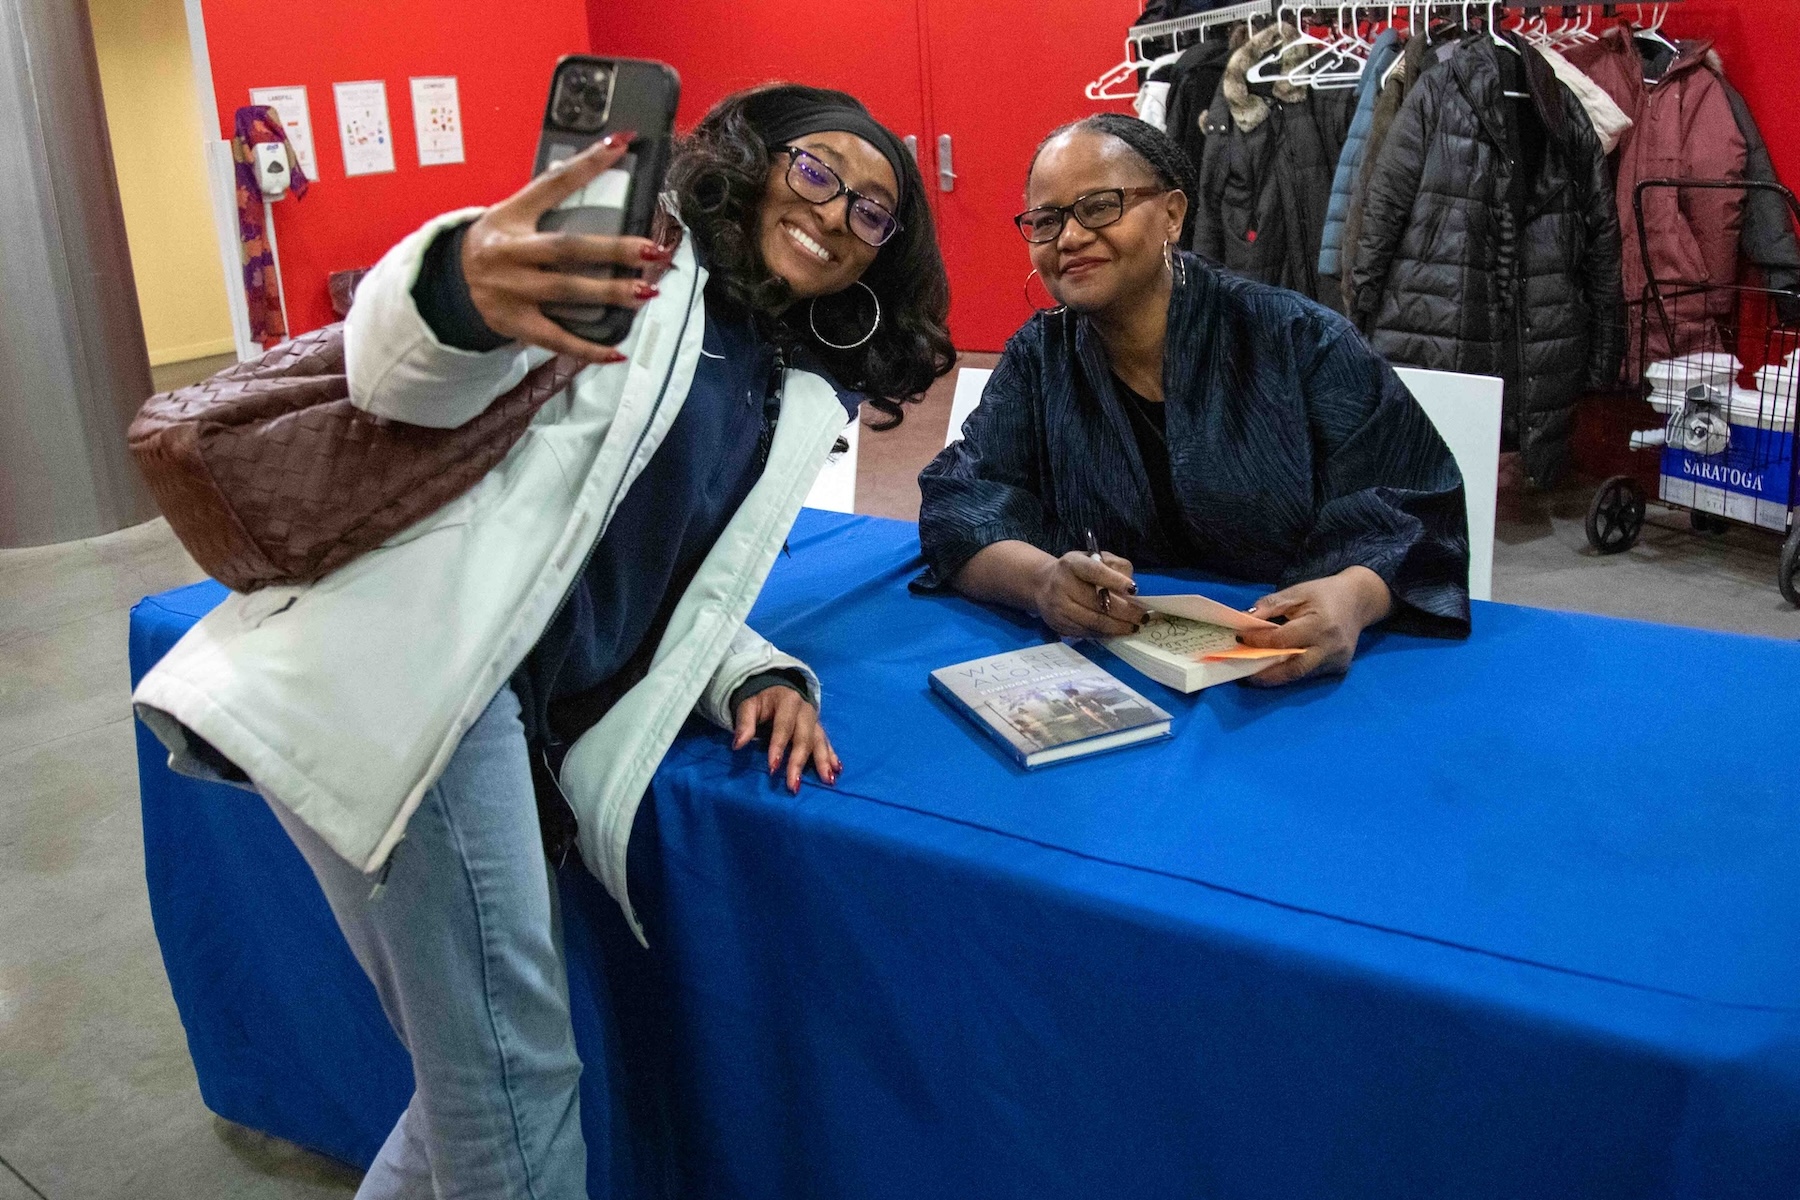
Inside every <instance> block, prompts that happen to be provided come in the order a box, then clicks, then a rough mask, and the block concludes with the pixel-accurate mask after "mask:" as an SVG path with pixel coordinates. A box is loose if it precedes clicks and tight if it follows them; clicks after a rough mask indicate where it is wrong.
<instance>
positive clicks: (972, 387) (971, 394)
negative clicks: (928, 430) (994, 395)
mask: <svg viewBox="0 0 1800 1200" xmlns="http://www.w3.org/2000/svg"><path fill="white" fill-rule="evenodd" d="M992 374H993V372H992V371H991V370H988V369H987V368H986V367H959V368H957V372H956V393H955V395H953V396H952V397H951V398H950V425H949V427H948V428H947V429H945V430H944V445H946V446H948V445H950V444H951V443H952V442H960V441H962V427H963V422H964V421H966V420H968V419H969V414H970V413H972V412H974V411H975V406H976V405H977V404H980V403H981V392H982V389H983V388H985V387H987V381H988V376H989V375H992Z"/></svg>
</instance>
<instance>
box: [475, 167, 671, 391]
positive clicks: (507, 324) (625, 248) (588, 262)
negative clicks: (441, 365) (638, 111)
mask: <svg viewBox="0 0 1800 1200" xmlns="http://www.w3.org/2000/svg"><path fill="white" fill-rule="evenodd" d="M629 143H630V135H629V134H617V135H615V136H613V137H609V138H606V139H604V140H602V141H599V142H595V143H594V144H593V145H592V146H590V147H589V148H588V149H586V150H584V151H582V152H581V153H580V154H577V155H575V156H574V157H573V158H568V159H565V160H563V161H562V162H561V163H558V164H557V165H556V166H554V167H551V168H550V169H549V170H548V171H545V172H544V173H543V174H542V175H539V176H538V177H537V178H536V179H534V180H532V181H531V182H530V183H528V184H526V185H525V186H524V188H522V189H521V190H519V191H518V192H516V193H514V194H513V195H512V196H510V197H508V198H507V199H505V200H502V201H501V202H500V203H499V204H496V205H494V206H493V207H492V208H490V209H488V210H487V212H485V213H483V214H482V215H481V217H480V219H479V220H477V221H476V222H475V223H474V224H473V225H471V226H469V231H468V232H467V233H466V234H464V235H463V243H462V269H463V278H464V279H465V280H466V281H467V282H468V285H469V299H470V300H472V301H473V302H474V304H475V310H476V311H477V312H479V313H480V314H481V319H482V320H484V321H486V322H487V324H488V328H489V329H492V330H493V331H494V332H495V333H497V334H499V335H501V336H502V337H508V338H512V339H514V340H516V341H520V342H527V343H529V344H531V345H533V346H542V347H543V348H544V349H546V350H554V351H556V352H557V353H558V354H567V355H570V356H572V357H574V358H578V359H580V360H581V361H583V362H589V363H614V362H622V361H624V356H623V355H621V354H620V353H619V352H618V351H616V350H613V349H612V348H610V347H608V346H601V345H597V344H595V343H593V342H590V341H587V340H586V339H584V338H579V337H576V336H575V335H574V334H572V333H570V332H569V331H568V330H566V329H564V328H563V327H562V326H560V325H558V324H556V323H555V322H554V321H552V320H551V319H550V318H549V317H546V316H545V315H544V313H543V307H542V306H543V305H546V304H611V305H614V306H616V307H619V308H631V309H636V308H641V307H643V305H644V304H646V303H647V302H648V301H649V300H650V299H651V298H652V297H654V296H655V295H656V288H655V286H654V282H653V281H654V279H655V278H656V277H657V275H658V273H659V270H660V269H661V268H664V267H666V266H667V265H668V262H669V258H670V255H669V254H668V252H667V251H664V250H661V249H658V248H657V246H656V244H655V243H654V242H652V241H650V240H649V239H648V238H639V237H601V236H599V235H597V234H580V233H554V232H552V233H540V232H538V219H539V218H540V217H542V216H543V215H544V214H545V213H547V212H549V211H550V210H551V209H553V208H555V207H556V206H557V205H558V204H561V203H562V202H563V201H564V200H567V199H568V198H569V197H570V196H573V195H574V194H575V193H576V192H578V191H580V190H581V189H582V188H584V187H586V186H587V185H588V184H589V183H591V182H593V181H594V180H595V179H597V178H599V177H600V175H601V174H602V173H603V172H605V171H606V170H607V169H608V168H610V167H612V166H614V165H615V164H617V163H618V161H619V160H620V159H622V158H624V157H625V151H626V149H627V147H628V145H629ZM608 266H616V267H628V268H630V269H632V270H634V271H645V270H647V271H648V274H647V276H646V277H645V278H625V279H596V278H593V277H592V276H588V275H582V274H577V272H579V271H581V270H582V269H583V268H593V267H608Z"/></svg>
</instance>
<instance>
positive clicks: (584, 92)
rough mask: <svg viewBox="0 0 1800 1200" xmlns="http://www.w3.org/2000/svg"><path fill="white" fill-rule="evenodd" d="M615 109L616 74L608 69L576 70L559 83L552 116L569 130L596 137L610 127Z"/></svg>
mask: <svg viewBox="0 0 1800 1200" xmlns="http://www.w3.org/2000/svg"><path fill="white" fill-rule="evenodd" d="M611 107H612V71H611V70H610V69H609V68H607V67H602V66H582V67H575V68H573V69H571V70H568V71H564V72H563V74H562V77H561V78H560V79H559V80H558V81H557V88H556V102H555V104H554V105H553V106H552V114H553V116H554V117H555V120H556V123H557V124H559V125H561V126H563V127H564V128H565V129H573V130H575V131H576V132H578V133H593V132H595V131H597V130H598V129H600V128H601V127H602V126H604V125H605V124H606V117H607V111H608V109H610V108H611Z"/></svg>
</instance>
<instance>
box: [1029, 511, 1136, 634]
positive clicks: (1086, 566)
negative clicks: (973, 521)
mask: <svg viewBox="0 0 1800 1200" xmlns="http://www.w3.org/2000/svg"><path fill="white" fill-rule="evenodd" d="M1087 544H1088V549H1087V550H1086V551H1085V552H1084V551H1080V550H1071V551H1070V552H1069V553H1067V554H1065V555H1063V556H1062V557H1061V558H1051V557H1049V556H1048V555H1046V556H1045V557H1044V559H1043V561H1042V563H1041V564H1040V565H1039V567H1038V570H1037V577H1036V581H1035V582H1036V586H1035V588H1034V589H1033V601H1034V603H1033V605H1032V607H1034V608H1035V609H1036V610H1037V613H1038V615H1039V616H1041V617H1042V618H1043V619H1044V623H1045V624H1046V625H1048V626H1050V628H1051V629H1053V630H1055V631H1056V632H1057V633H1059V634H1061V635H1062V636H1064V637H1123V636H1124V635H1125V634H1128V633H1136V632H1137V630H1138V628H1139V627H1140V626H1142V625H1143V623H1144V619H1145V618H1146V617H1148V616H1149V615H1150V614H1149V613H1148V612H1147V611H1145V609H1143V608H1142V607H1141V606H1139V604H1138V603H1137V601H1135V600H1133V599H1132V598H1131V597H1132V596H1134V595H1136V594H1137V584H1136V583H1134V582H1133V581H1132V566H1131V563H1130V562H1128V561H1127V560H1125V559H1123V558H1120V557H1119V556H1118V555H1116V554H1107V553H1105V552H1103V551H1102V550H1101V549H1100V544H1099V542H1098V541H1096V540H1095V539H1094V535H1093V533H1092V531H1089V532H1088V535H1087Z"/></svg>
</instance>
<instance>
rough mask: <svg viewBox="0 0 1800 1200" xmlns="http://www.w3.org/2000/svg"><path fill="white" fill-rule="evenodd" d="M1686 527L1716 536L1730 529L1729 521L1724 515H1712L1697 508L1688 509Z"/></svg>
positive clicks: (1696, 531)
mask: <svg viewBox="0 0 1800 1200" xmlns="http://www.w3.org/2000/svg"><path fill="white" fill-rule="evenodd" d="M1688 528H1690V529H1692V530H1693V531H1694V532H1695V533H1704V534H1707V535H1708V536H1711V537H1717V536H1718V535H1719V534H1721V533H1725V532H1728V531H1729V530H1730V529H1731V522H1729V521H1727V520H1726V519H1725V518H1724V517H1718V516H1714V515H1713V514H1712V513H1703V512H1701V511H1700V510H1699V509H1697V508H1690V509H1689V510H1688Z"/></svg>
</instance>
